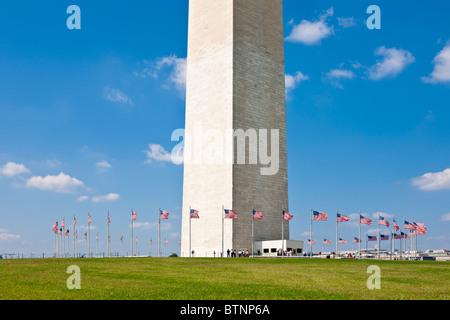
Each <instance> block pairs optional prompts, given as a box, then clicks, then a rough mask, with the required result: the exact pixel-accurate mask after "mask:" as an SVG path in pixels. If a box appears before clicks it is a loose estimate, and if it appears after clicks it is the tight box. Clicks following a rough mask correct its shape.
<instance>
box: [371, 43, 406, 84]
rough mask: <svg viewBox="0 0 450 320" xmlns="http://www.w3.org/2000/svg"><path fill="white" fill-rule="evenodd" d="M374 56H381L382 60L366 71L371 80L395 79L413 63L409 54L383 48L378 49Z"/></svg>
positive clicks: (399, 50) (404, 51) (403, 51)
mask: <svg viewBox="0 0 450 320" xmlns="http://www.w3.org/2000/svg"><path fill="white" fill-rule="evenodd" d="M375 55H377V56H382V57H383V59H382V60H381V61H379V62H377V63H376V64H374V65H373V66H372V67H370V68H369V69H368V70H367V75H368V77H369V79H371V80H380V79H383V78H386V77H395V76H396V75H398V74H399V73H400V72H402V71H403V70H404V69H405V68H406V67H407V66H408V65H409V64H411V63H413V62H414V61H415V58H414V57H413V55H412V54H411V52H409V51H406V50H403V49H396V48H386V47H385V46H381V47H378V48H377V49H376V50H375Z"/></svg>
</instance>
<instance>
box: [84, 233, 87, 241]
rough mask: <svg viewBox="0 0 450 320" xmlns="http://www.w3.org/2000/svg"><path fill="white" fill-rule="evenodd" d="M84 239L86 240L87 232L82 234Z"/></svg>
mask: <svg viewBox="0 0 450 320" xmlns="http://www.w3.org/2000/svg"><path fill="white" fill-rule="evenodd" d="M83 236H84V239H86V240H87V232H85V233H83Z"/></svg>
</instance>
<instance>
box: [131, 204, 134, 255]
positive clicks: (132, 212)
mask: <svg viewBox="0 0 450 320" xmlns="http://www.w3.org/2000/svg"><path fill="white" fill-rule="evenodd" d="M133 241H134V240H133V208H131V256H133V251H134V250H133Z"/></svg>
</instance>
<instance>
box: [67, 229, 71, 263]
mask: <svg viewBox="0 0 450 320" xmlns="http://www.w3.org/2000/svg"><path fill="white" fill-rule="evenodd" d="M67 232H69V234H70V231H69V230H67ZM69 242H70V238H69V235H67V257H68V258H70V244H69Z"/></svg>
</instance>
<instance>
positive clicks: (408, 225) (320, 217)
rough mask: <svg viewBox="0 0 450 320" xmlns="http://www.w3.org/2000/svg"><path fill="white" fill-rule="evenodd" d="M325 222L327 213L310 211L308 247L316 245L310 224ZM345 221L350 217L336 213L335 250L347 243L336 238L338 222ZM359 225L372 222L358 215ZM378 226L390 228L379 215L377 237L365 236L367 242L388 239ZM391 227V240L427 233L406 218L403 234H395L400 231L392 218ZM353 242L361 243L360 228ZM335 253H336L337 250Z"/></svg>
mask: <svg viewBox="0 0 450 320" xmlns="http://www.w3.org/2000/svg"><path fill="white" fill-rule="evenodd" d="M327 220H328V214H327V213H324V212H320V211H313V210H312V209H311V231H310V236H311V238H310V239H308V244H309V245H314V244H316V242H315V241H314V240H313V239H312V222H313V221H327ZM347 221H350V217H348V216H346V215H343V214H341V213H339V212H337V213H336V249H337V248H338V247H337V243H342V244H345V243H347V241H346V240H345V239H342V238H339V237H338V223H339V222H347ZM359 224H360V226H361V224H366V225H369V226H371V225H372V224H373V220H371V219H369V218H367V217H365V216H363V215H361V214H359ZM379 226H386V227H387V228H389V227H390V226H391V224H390V223H389V221H388V220H387V219H386V218H385V217H383V216H381V215H379V216H378V237H377V236H371V235H367V241H386V240H389V239H390V235H385V234H380V230H379ZM392 227H393V230H392V240H394V239H407V238H409V237H411V236H418V235H424V234H426V233H427V227H426V226H425V225H424V224H423V223H418V222H409V221H407V220H406V218H405V219H404V222H403V228H404V231H405V232H402V231H401V232H400V233H396V232H398V231H399V230H400V227H399V225H398V223H397V222H396V220H395V217H394V218H393V221H392ZM407 229H408V230H410V233H409V234H407V233H406V230H407ZM416 240H417V238H416ZM353 242H354V243H361V227H360V236H359V238H358V237H354V238H353ZM323 244H331V241H330V240H329V239H326V238H324V239H323ZM336 251H337V252H338V249H337V250H336Z"/></svg>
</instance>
